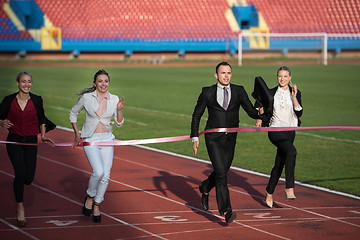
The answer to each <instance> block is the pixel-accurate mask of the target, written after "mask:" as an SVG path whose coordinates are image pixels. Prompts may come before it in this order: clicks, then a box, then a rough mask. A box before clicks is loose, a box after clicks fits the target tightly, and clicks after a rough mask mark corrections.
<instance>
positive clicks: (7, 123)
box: [0, 119, 14, 129]
mask: <svg viewBox="0 0 360 240" xmlns="http://www.w3.org/2000/svg"><path fill="white" fill-rule="evenodd" d="M0 126H1V127H3V128H6V129H8V128H11V127H12V126H14V124H12V123H11V122H10V121H9V120H8V119H5V120H0Z"/></svg>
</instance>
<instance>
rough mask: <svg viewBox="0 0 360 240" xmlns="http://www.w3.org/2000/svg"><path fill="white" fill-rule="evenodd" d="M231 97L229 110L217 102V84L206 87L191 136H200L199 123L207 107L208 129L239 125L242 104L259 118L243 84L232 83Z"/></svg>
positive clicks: (193, 122)
mask: <svg viewBox="0 0 360 240" xmlns="http://www.w3.org/2000/svg"><path fill="white" fill-rule="evenodd" d="M230 88H231V99H230V103H229V106H228V109H227V110H224V109H223V107H222V106H220V104H219V103H218V102H217V96H216V93H217V84H214V85H212V86H210V87H204V88H203V89H202V92H201V94H200V96H199V98H198V101H197V104H196V106H195V109H194V113H193V115H192V121H191V134H190V137H198V136H199V124H200V119H201V116H202V115H203V113H204V111H205V108H207V109H208V120H207V123H206V127H205V130H206V129H213V128H234V127H239V109H240V105H241V106H242V107H243V109H244V110H245V112H246V113H247V114H248V115H249V116H250V117H251V118H254V119H259V118H260V116H259V114H258V111H257V110H256V109H255V108H254V106H253V105H252V103H251V102H250V100H249V97H248V95H247V93H246V91H245V89H244V87H243V86H239V85H234V84H230ZM223 134H225V133H207V134H206V136H207V137H217V136H219V135H223Z"/></svg>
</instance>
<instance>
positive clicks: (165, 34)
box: [0, 0, 360, 55]
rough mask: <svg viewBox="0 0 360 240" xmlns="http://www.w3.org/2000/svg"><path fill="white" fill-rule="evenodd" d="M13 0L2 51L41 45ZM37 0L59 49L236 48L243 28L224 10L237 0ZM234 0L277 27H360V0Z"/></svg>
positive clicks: (0, 0)
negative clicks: (21, 22)
mask: <svg viewBox="0 0 360 240" xmlns="http://www.w3.org/2000/svg"><path fill="white" fill-rule="evenodd" d="M8 1H9V0H0V6H1V7H0V51H24V52H26V51H42V49H41V43H40V42H39V41H38V40H35V39H34V38H33V36H34V34H33V32H32V30H31V31H30V30H28V29H23V30H20V29H19V28H18V27H16V24H15V23H14V22H13V20H12V19H11V18H10V17H9V15H8V14H7V13H6V12H5V10H4V8H3V5H4V3H6V2H8ZM35 2H36V4H37V5H38V6H39V7H40V9H41V11H42V12H43V13H44V15H45V16H46V18H47V19H48V20H49V21H47V25H52V26H55V27H59V28H61V36H62V38H61V41H62V46H61V51H64V52H74V53H75V55H76V54H78V53H80V52H81V51H89V52H96V51H99V52H101V51H104V52H114V51H117V52H126V54H132V53H133V52H135V51H139V52H141V51H171V52H179V54H180V55H181V54H184V53H185V52H188V51H194V52H201V51H202V52H204V51H205V52H206V51H207V52H223V51H225V52H227V51H228V52H230V53H231V54H233V53H236V52H237V36H238V33H239V32H240V30H234V28H232V27H231V26H230V23H229V18H228V15H226V14H227V13H228V12H229V9H230V8H231V6H230V5H231V4H233V3H235V2H236V1H235V0H231V1H230V0H198V1H193V0H121V1H120V0H119V1H114V0H86V1H85V0H83V1H80V0H75V1H74V0H35ZM237 2H241V3H244V2H245V3H247V4H249V5H251V4H253V5H254V6H255V8H256V10H257V11H258V12H259V13H260V14H261V16H262V17H263V19H264V20H265V22H266V24H267V26H268V27H269V28H270V32H272V33H299V32H301V33H311V32H325V33H336V34H352V33H357V34H360V24H359V23H360V4H359V0H318V1H313V0H302V1H299V0H241V1H237ZM229 4H230V5H229ZM234 19H235V18H234ZM30 33H31V34H30ZM38 36H39V34H38ZM345 40H346V42H344V44H343V43H342V42H339V41H334V42H332V43H331V42H330V43H329V46H330V48H332V49H337V51H341V48H342V46H340V44H343V45H344V46H345V48H351V46H352V42H349V41H347V39H345ZM19 42H20V43H21V44H19ZM338 45H339V46H338ZM358 45H359V43H357V45H356V46H358ZM245 46H246V45H245Z"/></svg>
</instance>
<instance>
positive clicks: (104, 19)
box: [36, 0, 231, 40]
mask: <svg viewBox="0 0 360 240" xmlns="http://www.w3.org/2000/svg"><path fill="white" fill-rule="evenodd" d="M36 2H37V3H38V5H39V6H40V8H41V9H42V10H43V11H44V13H45V14H46V15H47V17H48V18H49V19H50V21H51V22H52V23H53V25H55V26H57V27H61V28H62V31H63V38H64V39H98V40H104V39H186V38H187V39H196V38H226V37H228V35H229V33H231V30H230V27H229V25H228V22H227V20H226V18H225V12H226V10H227V9H228V8H229V6H228V4H227V1H226V0H203V1H198V2H196V4H195V3H194V1H192V0H177V1H168V0H158V1H149V0H144V1H134V0H125V1H113V0H102V1H98V0H89V1H71V0H62V1H48V0H36Z"/></svg>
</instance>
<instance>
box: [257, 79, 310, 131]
mask: <svg viewBox="0 0 360 240" xmlns="http://www.w3.org/2000/svg"><path fill="white" fill-rule="evenodd" d="M277 89H278V86H276V87H274V88H272V89H270V94H271V96H273V97H274V96H275V93H276V91H277ZM291 90H292V88H291V87H290V86H289V91H290V93H291ZM296 99H297V100H298V102H299V104H300V106H301V107H302V104H301V92H300V91H299V90H298V91H297V94H296ZM258 106H260V104H259V103H258V102H256V103H255V107H258ZM270 106H271V112H270V114H266V113H265V115H264V116H263V119H262V126H263V127H268V126H269V124H270V119H271V117H272V115H273V110H274V108H273V106H274V98H272V99H271V100H270ZM294 112H295V115H296V117H297V118H298V127H300V125H301V121H300V117H301V115H302V114H303V109H301V110H300V111H295V109H294Z"/></svg>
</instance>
